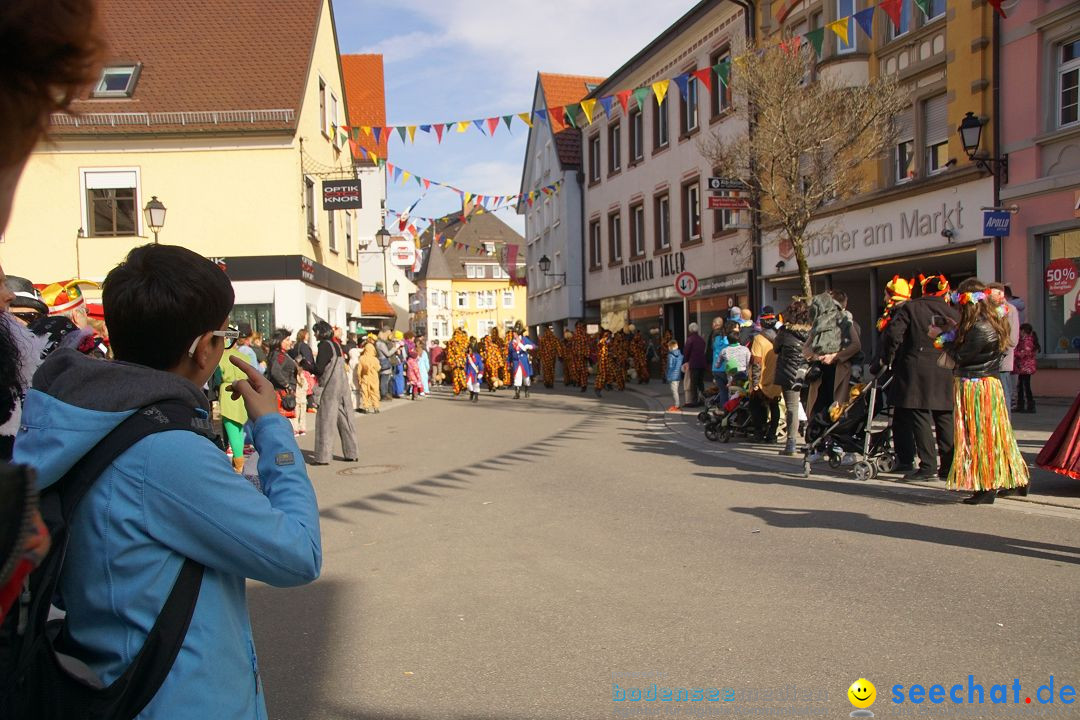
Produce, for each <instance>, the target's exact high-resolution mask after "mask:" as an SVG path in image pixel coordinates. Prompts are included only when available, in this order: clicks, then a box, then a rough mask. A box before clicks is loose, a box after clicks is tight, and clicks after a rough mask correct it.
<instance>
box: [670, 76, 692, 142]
mask: <svg viewBox="0 0 1080 720" xmlns="http://www.w3.org/2000/svg"><path fill="white" fill-rule="evenodd" d="M673 87H674V86H673ZM679 97H680V102H679V107H680V110H681V112H680V113H679V132H680V134H681V135H682V136H683V137H685V136H687V135H689V134H690V133H692V132H694V131H695V130H697V128H698V93H697V80H696V79H694V78H692V77H691V78H689V79H688V81H687V83H686V97H682V94H681V93H680V95H679Z"/></svg>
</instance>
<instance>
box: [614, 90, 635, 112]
mask: <svg viewBox="0 0 1080 720" xmlns="http://www.w3.org/2000/svg"><path fill="white" fill-rule="evenodd" d="M632 92H633V90H623V91H622V92H617V93H615V97H616V98H618V100H619V105H620V106H622V111H623V115H626V114H627V110H626V106H627V104H628V103H629V102H630V93H632Z"/></svg>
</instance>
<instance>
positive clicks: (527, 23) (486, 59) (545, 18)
mask: <svg viewBox="0 0 1080 720" xmlns="http://www.w3.org/2000/svg"><path fill="white" fill-rule="evenodd" d="M695 4H696V3H694V2H690V1H684V2H678V1H675V0H622V1H621V2H616V1H615V0H575V1H574V2H569V1H567V0H553V1H548V2H543V1H542V0H541V1H538V0H531V1H526V0H504V1H503V2H498V1H494V2H482V1H480V0H334V12H335V16H336V22H337V32H338V42H339V44H340V47H341V51H342V52H343V53H360V52H363V53H372V52H374V53H382V55H383V62H384V65H385V73H386V111H387V123H388V124H391V125H421V124H431V123H440V122H443V123H445V122H451V121H458V120H470V121H471V120H473V119H475V118H487V117H491V116H495V115H498V116H502V115H509V114H515V115H516V114H517V113H519V112H527V111H528V110H529V109H530V108H531V104H532V97H533V90H534V88H535V85H536V73H537V72H540V71H542V72H557V73H569V74H574V75H598V76H606V75H608V74H610V73H611V72H613V71H614V70H616V69H618V68H619V67H620V66H622V65H623V63H625V62H626V61H627V60H629V59H630V58H631V57H632V56H633V55H634V54H636V53H637V52H638V51H639V50H641V49H642V48H643V47H645V45H647V44H648V43H649V42H651V41H652V40H653V39H654V38H655V37H656V36H657V35H658V34H660V33H661V32H662V31H663V30H664V29H666V28H667V27H668V26H670V25H671V24H672V23H674V22H675V21H676V20H678V19H679V18H680V17H682V15H684V14H685V13H686V12H687V11H688V10H689V9H690V8H691V7H693V6H694V5H695ZM527 136H528V128H527V127H526V126H525V125H524V124H523V123H521V122H520V121H519V120H518V119H516V118H515V120H514V122H513V132H512V133H511V132H509V131H507V129H506V126H505V125H500V127H499V129H498V130H497V131H496V133H495V136H494V137H488V136H487V135H486V134H485V135H481V134H480V131H479V130H477V129H476V127H475V126H471V127H470V129H469V130H468V131H467V132H465V133H463V134H459V133H457V132H453V133H450V134H448V135H444V136H443V141H442V144H438V143H437V142H436V140H435V135H434V133H432V134H431V135H424V134H423V133H421V132H419V131H418V132H417V133H416V142H415V144H408V143H405V144H403V143H402V142H401V141H400V138H398V136H397V134H396V133H395V134H394V136H393V137H392V138H391V140H390V150H389V152H390V162H392V163H394V164H396V165H399V166H401V167H402V168H403V169H405V170H408V171H409V172H411V173H414V174H419V175H421V176H423V177H427V178H430V179H432V180H437V181H439V182H447V183H450V184H452V185H454V186H455V187H459V188H461V189H463V190H467V191H470V192H476V193H481V194H484V195H512V194H516V193H517V192H518V191H519V189H520V186H521V169H522V162H523V159H524V155H525V140H526V138H527ZM388 181H389V182H388V187H387V192H388V195H389V198H388V203H387V204H388V206H389V207H390V208H391V209H393V210H404V209H406V208H407V207H409V206H410V205H411V204H412V203H413V202H414V201H415V200H416V199H417V198H419V197H420V195H421V192H422V191H421V188H420V187H419V186H418V185H417V184H416V183H415V182H412V181H410V182H409V183H408V184H407V186H406V187H402V186H401V185H400V184H396V183H393V182H392V181H390V179H389V178H388ZM460 207H461V198H460V197H459V196H458V195H457V194H455V193H452V192H451V191H449V190H446V189H442V188H437V187H434V186H433V187H432V188H431V190H430V191H428V192H427V194H426V196H425V197H424V199H423V201H422V202H421V203H420V204H419V205H417V207H416V209H415V210H414V211H413V212H414V214H416V215H422V216H429V217H436V216H439V215H442V214H444V213H448V212H451V211H453V210H455V209H460ZM499 216H500V217H501V218H502V219H503V220H504V221H506V222H507V223H509V224H510V225H511V226H512V227H514V228H515V229H516V230H518V232H523V231H524V219H523V218H522V217H521V216H518V215H516V214H515V213H514V212H513V211H507V212H500V213H499Z"/></svg>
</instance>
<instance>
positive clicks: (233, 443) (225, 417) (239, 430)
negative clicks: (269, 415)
mask: <svg viewBox="0 0 1080 720" xmlns="http://www.w3.org/2000/svg"><path fill="white" fill-rule="evenodd" d="M233 356H236V357H238V358H240V359H241V360H245V359H246V358H245V356H244V355H243V354H241V353H240V348H239V345H234V346H233V347H231V348H229V349H228V350H226V351H225V352H224V353H223V354H222V356H221V362H220V363H218V368H219V369H220V370H221V393H220V394H219V396H218V403H219V404H220V405H221V424H222V426H224V428H225V437H226V439H228V441H229V448H230V449H231V450H232V464H233V470H235V471H236V472H238V473H242V472H243V471H244V425H245V424H246V423H247V421H248V414H247V408H245V407H244V399H243V398H242V397H237V398H236V399H235V400H234V399H233V394H232V393H231V392H229V391H228V387H229V386H230V385H232V383H234V382H236V381H237V380H244V379H245V378H247V375H245V374H244V371H243V370H241V369H240V368H238V367H237V366H236V365H233V364H232V362H230V360H229V359H230V358H231V357H233Z"/></svg>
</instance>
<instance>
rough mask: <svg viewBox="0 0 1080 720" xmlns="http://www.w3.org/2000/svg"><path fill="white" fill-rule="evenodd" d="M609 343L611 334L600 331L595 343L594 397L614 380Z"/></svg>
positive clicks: (606, 331) (598, 395)
mask: <svg viewBox="0 0 1080 720" xmlns="http://www.w3.org/2000/svg"><path fill="white" fill-rule="evenodd" d="M611 343H612V340H611V332H610V331H608V330H604V331H602V334H601V335H600V338H599V339H598V340H597V341H596V397H600V391H601V390H603V389H604V386H605V385H607V384H609V383H611V382H612V380H613V379H614V378H613V377H612V368H611Z"/></svg>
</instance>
